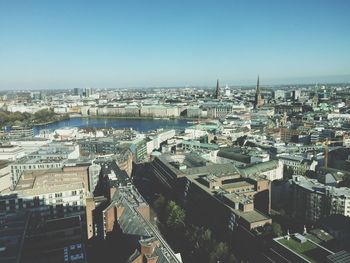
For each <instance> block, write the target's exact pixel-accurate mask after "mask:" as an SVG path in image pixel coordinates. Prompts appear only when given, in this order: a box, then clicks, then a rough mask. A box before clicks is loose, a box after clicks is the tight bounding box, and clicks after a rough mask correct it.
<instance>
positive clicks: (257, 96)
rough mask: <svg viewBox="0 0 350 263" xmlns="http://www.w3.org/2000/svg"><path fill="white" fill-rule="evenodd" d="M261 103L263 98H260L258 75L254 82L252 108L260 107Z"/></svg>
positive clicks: (262, 103)
mask: <svg viewBox="0 0 350 263" xmlns="http://www.w3.org/2000/svg"><path fill="white" fill-rule="evenodd" d="M262 105H264V99H263V98H262V95H261V90H260V83H259V76H258V80H257V82H256V92H255V100H254V108H255V109H257V108H259V107H261V106H262Z"/></svg>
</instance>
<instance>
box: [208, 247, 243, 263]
mask: <svg viewBox="0 0 350 263" xmlns="http://www.w3.org/2000/svg"><path fill="white" fill-rule="evenodd" d="M217 262H225V263H226V262H228V263H234V262H237V260H236V258H235V256H234V255H233V254H232V253H230V251H229V248H228V246H227V244H226V243H224V242H219V243H217V244H215V246H214V247H213V250H212V251H211V253H210V254H209V263H217Z"/></svg>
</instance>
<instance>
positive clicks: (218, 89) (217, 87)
mask: <svg viewBox="0 0 350 263" xmlns="http://www.w3.org/2000/svg"><path fill="white" fill-rule="evenodd" d="M215 99H220V86H219V80H217V81H216V90H215Z"/></svg>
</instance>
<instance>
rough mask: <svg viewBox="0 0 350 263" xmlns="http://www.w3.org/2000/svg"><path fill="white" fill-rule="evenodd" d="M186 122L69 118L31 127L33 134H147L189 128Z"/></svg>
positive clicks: (176, 120) (172, 120)
mask: <svg viewBox="0 0 350 263" xmlns="http://www.w3.org/2000/svg"><path fill="white" fill-rule="evenodd" d="M190 125H191V124H189V123H188V122H187V120H179V119H169V120H168V119H119V118H71V119H68V120H62V121H57V122H53V123H50V124H45V125H37V126H34V127H33V130H34V134H39V132H40V130H42V129H49V130H51V131H53V130H55V129H60V128H65V127H77V128H115V129H123V128H132V129H133V130H136V131H139V132H147V131H150V130H156V129H160V128H164V129H176V130H181V129H184V128H186V127H188V126H190Z"/></svg>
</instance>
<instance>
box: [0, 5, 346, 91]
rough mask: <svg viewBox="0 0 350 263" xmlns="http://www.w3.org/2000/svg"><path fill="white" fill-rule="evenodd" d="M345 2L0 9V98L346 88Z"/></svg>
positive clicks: (50, 6)
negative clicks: (149, 90) (148, 90)
mask: <svg viewBox="0 0 350 263" xmlns="http://www.w3.org/2000/svg"><path fill="white" fill-rule="evenodd" d="M349 7H350V4H349V3H348V2H346V1H337V2H336V3H334V2H331V1H308V2H307V3H303V2H302V1H293V2H290V3H286V2H283V3H281V2H280V1H268V2H267V3H266V2H264V3H260V2H259V1H250V2H249V3H246V2H243V1H235V2H231V1H222V2H220V3H214V2H211V1H200V2H197V1H192V2H190V3H188V2H185V1H183V2H176V3H175V2H166V3H165V2H162V1H147V3H145V2H132V3H130V2H128V3H122V2H119V1H118V2H109V1H106V2H105V3H104V4H103V5H101V4H97V3H91V2H82V1H74V2H70V1H60V2H46V1H11V2H9V1H0V24H2V25H5V26H2V27H0V38H2V41H0V60H1V61H2V63H1V65H0V90H8V89H29V90H30V89H57V88H63V89H64V88H67V89H71V88H74V87H78V88H84V87H89V86H90V87H95V88H133V87H169V86H186V85H189V86H215V81H216V79H219V80H220V83H221V85H225V84H228V85H254V83H255V81H256V77H257V75H258V74H260V76H261V84H262V86H263V85H276V84H304V83H310V84H311V83H317V82H318V83H319V82H328V83H332V82H349V81H350V72H349V70H348V69H349V68H350V52H348V49H349V48H348V46H347V43H349V40H350V34H349V33H350V32H349V31H350V29H349V27H348V26H347V25H349V23H350V18H349V17H348V16H347V13H346V12H347V10H349Z"/></svg>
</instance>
